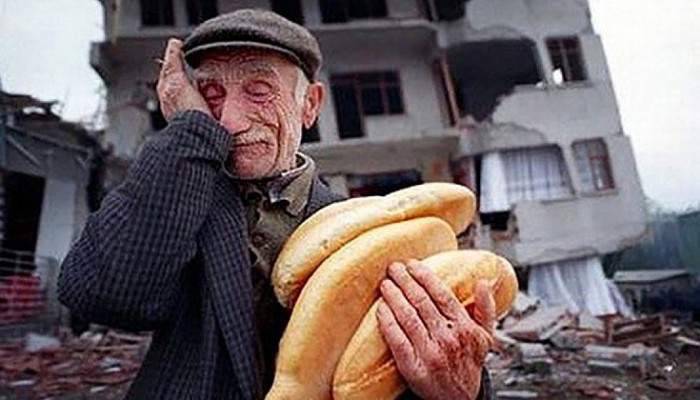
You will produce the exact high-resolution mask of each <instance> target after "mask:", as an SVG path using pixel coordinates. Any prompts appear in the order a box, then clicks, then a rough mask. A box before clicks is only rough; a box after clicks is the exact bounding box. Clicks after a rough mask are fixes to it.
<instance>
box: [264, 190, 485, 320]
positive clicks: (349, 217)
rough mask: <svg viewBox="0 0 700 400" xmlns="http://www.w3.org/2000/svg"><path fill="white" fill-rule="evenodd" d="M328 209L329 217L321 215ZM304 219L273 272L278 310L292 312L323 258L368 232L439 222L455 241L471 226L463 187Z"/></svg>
mask: <svg viewBox="0 0 700 400" xmlns="http://www.w3.org/2000/svg"><path fill="white" fill-rule="evenodd" d="M327 208H331V210H329V211H325V210H326V209H327ZM327 208H324V209H322V210H320V211H319V212H317V213H316V214H314V215H312V216H311V217H310V218H308V219H307V220H306V221H305V222H304V223H302V224H301V225H300V226H299V227H298V228H297V229H296V230H295V231H294V233H292V235H291V236H290V237H289V239H287V241H286V242H285V245H284V246H283V248H282V251H281V252H280V254H279V256H278V257H277V260H276V262H275V265H274V267H273V270H272V275H271V280H272V284H273V287H274V291H275V295H276V296H277V299H278V301H279V302H280V304H282V305H283V306H285V307H287V308H292V306H293V305H294V303H295V302H296V298H297V297H298V296H299V293H300V292H301V289H302V288H303V287H304V284H305V283H306V281H307V280H308V279H309V277H310V276H311V274H312V273H313V272H314V271H315V270H316V268H318V266H319V265H321V263H322V262H323V260H325V259H326V258H327V257H328V256H330V255H331V254H333V253H334V252H335V251H336V250H338V249H340V248H341V247H342V246H343V245H344V244H346V243H348V242H349V241H351V240H352V239H354V238H356V237H357V236H359V235H360V234H362V233H364V232H367V231H368V230H370V229H372V228H376V227H379V226H383V225H387V224H390V223H394V222H400V221H406V220H409V219H413V218H419V217H427V216H434V217H438V218H441V219H443V220H444V221H445V222H447V223H448V224H449V225H450V227H451V228H452V230H453V232H454V234H455V235H457V234H459V233H461V232H462V231H463V230H464V229H466V227H467V226H468V225H469V223H470V222H471V220H472V218H473V216H474V212H475V209H476V198H475V197H474V194H473V193H472V192H471V191H470V190H469V189H467V188H466V187H464V186H462V185H457V184H454V183H445V182H431V183H425V184H421V185H416V186H412V187H409V188H406V189H401V190H398V191H396V192H393V193H391V194H389V195H387V196H384V197H378V198H375V199H372V200H357V199H350V200H345V201H343V202H339V203H334V204H333V205H331V206H329V207H327Z"/></svg>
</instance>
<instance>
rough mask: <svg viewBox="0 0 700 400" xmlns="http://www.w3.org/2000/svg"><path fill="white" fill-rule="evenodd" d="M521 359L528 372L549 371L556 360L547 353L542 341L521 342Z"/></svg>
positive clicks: (519, 349) (542, 372)
mask: <svg viewBox="0 0 700 400" xmlns="http://www.w3.org/2000/svg"><path fill="white" fill-rule="evenodd" d="M518 351H519V352H520V361H521V362H522V365H523V368H524V370H525V371H526V372H533V373H541V374H544V373H548V372H549V371H550V370H551V369H552V364H554V361H553V360H552V359H551V358H550V357H549V354H547V350H546V349H545V347H544V345H542V344H540V343H520V344H519V345H518Z"/></svg>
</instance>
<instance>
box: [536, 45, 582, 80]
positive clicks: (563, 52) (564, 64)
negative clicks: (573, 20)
mask: <svg viewBox="0 0 700 400" xmlns="http://www.w3.org/2000/svg"><path fill="white" fill-rule="evenodd" d="M567 41H573V43H575V44H576V45H575V47H574V48H573V49H570V48H567V46H566V45H565V43H566V42H567ZM545 46H546V47H547V52H548V54H549V61H550V63H551V64H552V70H551V71H550V76H552V74H553V73H554V71H556V70H557V69H560V68H559V67H558V66H557V65H556V63H555V57H560V58H561V71H562V79H563V81H562V85H570V84H575V83H579V82H587V81H588V79H589V77H588V70H587V69H586V61H585V58H584V55H583V48H582V47H581V40H580V39H579V37H578V36H553V37H548V38H547V39H546V40H545ZM555 51H556V54H555ZM573 57H578V58H579V60H578V62H579V65H580V67H581V78H580V79H573V72H572V66H571V60H572V58H573Z"/></svg>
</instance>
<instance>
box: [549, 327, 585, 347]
mask: <svg viewBox="0 0 700 400" xmlns="http://www.w3.org/2000/svg"><path fill="white" fill-rule="evenodd" d="M549 341H550V343H552V346H554V347H556V348H557V349H561V350H579V349H582V348H583V346H585V344H586V343H585V342H584V339H583V338H582V337H581V335H580V334H579V333H578V332H576V331H575V330H571V329H568V330H562V331H559V332H557V333H555V334H554V335H552V337H551V338H549Z"/></svg>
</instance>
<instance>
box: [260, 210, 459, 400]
mask: <svg viewBox="0 0 700 400" xmlns="http://www.w3.org/2000/svg"><path fill="white" fill-rule="evenodd" d="M456 248H457V240H456V238H455V236H454V232H453V230H452V229H451V227H450V226H449V225H448V224H447V223H446V222H445V221H443V220H442V219H439V218H436V217H424V218H416V219H411V220H408V221H403V222H397V223H393V224H388V225H384V226H380V227H377V228H374V229H371V230H369V231H367V232H365V233H363V234H361V235H359V236H358V237H356V238H355V239H353V240H351V241H350V242H348V243H347V244H345V245H344V246H343V247H341V248H340V249H339V250H338V251H336V252H334V253H333V254H332V255H331V256H330V257H328V258H327V259H326V260H325V261H324V262H323V263H322V264H321V265H320V266H319V267H318V269H317V270H316V271H315V272H314V274H313V275H312V276H311V278H310V279H309V280H308V282H307V283H306V285H305V286H304V288H303V290H302V292H301V295H300V296H299V300H298V302H297V303H296V305H295V307H294V310H293V312H292V315H291V318H290V320H289V323H288V325H287V329H286V330H285V333H284V335H283V337H282V340H281V341H280V349H279V352H278V355H277V367H276V372H275V381H274V383H273V385H272V389H271V390H270V392H269V393H268V395H267V397H266V399H268V400H276V399H308V400H312V399H330V398H331V390H332V381H333V373H334V371H335V367H336V363H337V362H338V359H339V358H340V356H341V355H342V353H343V351H344V350H345V347H346V346H347V344H348V342H349V341H350V338H351V337H352V335H353V333H354V332H355V329H356V328H357V326H358V325H359V324H360V322H361V320H362V318H363V317H364V315H365V314H366V312H367V310H368V309H369V308H370V306H371V305H372V303H373V302H374V301H375V299H376V298H377V296H378V294H379V290H378V288H379V284H380V282H381V280H382V279H383V278H384V277H385V276H386V268H387V267H388V265H389V264H390V263H391V262H393V261H397V260H407V259H410V258H419V259H422V258H425V257H428V256H429V255H431V254H436V253H438V252H442V251H448V250H454V249H456Z"/></svg>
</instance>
